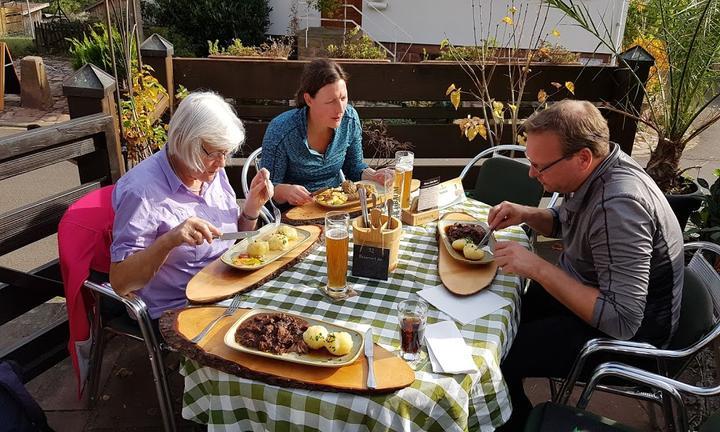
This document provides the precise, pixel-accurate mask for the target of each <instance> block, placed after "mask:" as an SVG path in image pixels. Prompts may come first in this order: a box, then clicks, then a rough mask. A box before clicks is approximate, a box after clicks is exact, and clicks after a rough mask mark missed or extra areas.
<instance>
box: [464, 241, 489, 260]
mask: <svg viewBox="0 0 720 432" xmlns="http://www.w3.org/2000/svg"><path fill="white" fill-rule="evenodd" d="M463 256H465V258H466V259H469V260H473V261H480V260H481V259H483V258H485V251H484V250H482V248H479V247H478V246H477V245H476V244H475V243H468V244H466V245H465V247H464V248H463Z"/></svg>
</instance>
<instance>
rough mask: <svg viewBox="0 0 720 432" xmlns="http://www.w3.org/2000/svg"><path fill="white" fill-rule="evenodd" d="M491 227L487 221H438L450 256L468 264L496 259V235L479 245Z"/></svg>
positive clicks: (439, 231) (441, 236) (442, 238)
mask: <svg viewBox="0 0 720 432" xmlns="http://www.w3.org/2000/svg"><path fill="white" fill-rule="evenodd" d="M488 229H489V227H488V225H487V224H486V223H485V222H480V221H467V220H453V219H443V220H441V221H439V222H438V233H439V234H440V241H441V242H442V243H443V244H444V245H445V248H446V249H447V250H448V252H449V253H450V256H452V257H453V258H455V259H456V260H458V261H462V262H464V263H467V264H487V263H489V262H492V261H493V260H495V257H494V255H493V252H494V251H495V236H494V235H491V236H490V239H489V240H488V242H487V244H486V245H484V246H479V243H480V240H482V238H483V237H484V236H485V233H487V231H488Z"/></svg>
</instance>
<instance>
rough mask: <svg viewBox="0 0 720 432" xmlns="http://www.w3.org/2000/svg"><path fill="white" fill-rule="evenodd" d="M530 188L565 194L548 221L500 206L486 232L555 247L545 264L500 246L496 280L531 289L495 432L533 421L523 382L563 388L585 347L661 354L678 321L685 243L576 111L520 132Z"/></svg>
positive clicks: (590, 115) (671, 219)
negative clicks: (507, 412)
mask: <svg viewBox="0 0 720 432" xmlns="http://www.w3.org/2000/svg"><path fill="white" fill-rule="evenodd" d="M524 129H525V132H526V133H527V157H528V159H529V161H530V176H532V177H535V178H537V179H538V181H540V183H542V185H543V186H544V187H545V190H546V191H548V192H560V193H563V194H565V199H564V201H563V204H562V205H561V206H560V207H559V208H557V209H541V208H535V207H525V206H520V205H517V204H513V203H509V202H503V203H501V204H498V205H497V206H495V207H493V208H492V209H491V210H490V214H489V215H488V224H489V225H490V226H496V227H497V228H498V229H502V228H505V227H507V226H510V225H517V224H519V223H522V222H524V223H527V224H528V225H529V226H530V227H532V228H533V229H535V230H536V231H538V232H539V233H541V234H543V235H546V236H553V237H561V238H562V241H563V246H564V250H563V252H562V254H561V255H560V258H559V263H558V265H557V266H556V265H554V264H551V263H549V262H547V261H545V260H543V259H542V258H540V257H539V256H537V255H535V254H533V253H532V252H530V251H528V250H527V249H525V248H524V247H522V246H521V245H520V244H518V243H514V242H500V243H498V244H497V248H496V250H495V256H496V262H497V264H498V265H499V266H500V269H501V270H502V271H504V272H507V273H514V274H517V275H520V276H523V277H525V278H529V279H531V280H532V281H533V283H532V284H531V286H530V288H529V289H528V292H527V293H526V294H525V295H524V296H523V300H522V309H521V318H520V326H519V328H518V333H517V336H516V338H515V341H514V342H513V345H512V347H511V349H510V352H509V353H508V355H507V357H506V358H505V359H504V361H503V362H502V365H501V368H502V371H503V376H504V377H505V381H506V383H507V385H508V387H509V390H510V396H511V399H512V404H513V415H512V417H511V420H510V421H509V422H508V423H507V424H506V426H505V427H504V428H503V429H507V430H519V429H521V426H520V425H521V424H522V423H523V422H524V421H525V419H526V418H527V414H528V412H529V410H530V409H531V404H530V401H529V400H528V399H527V397H526V396H525V393H524V389H523V385H522V380H523V378H526V377H548V376H554V377H564V376H566V375H567V373H568V372H569V369H570V367H571V366H572V363H573V361H574V360H575V358H576V356H577V354H578V352H579V351H580V349H581V348H582V346H583V344H584V343H585V342H587V341H588V340H590V339H592V338H595V337H611V338H616V339H622V340H635V341H641V342H648V343H651V344H653V345H655V346H657V347H664V346H666V345H667V343H668V342H669V341H670V338H671V337H672V335H673V333H674V332H675V329H676V327H677V323H678V319H679V316H680V299H681V295H682V284H683V237H682V232H681V230H680V226H679V224H678V222H677V219H676V217H675V215H674V214H673V212H672V209H671V208H670V206H669V204H668V202H667V200H666V199H665V197H664V195H663V194H662V192H661V191H660V189H659V188H658V187H657V186H656V185H655V183H654V182H653V180H652V179H651V178H650V177H649V176H648V175H647V174H646V173H645V171H644V170H643V169H642V168H641V167H640V166H639V165H638V164H637V163H636V162H635V161H634V160H633V159H632V158H630V157H629V156H628V155H626V154H625V153H623V152H622V151H621V150H620V148H619V146H618V145H617V144H615V143H611V142H610V140H609V131H608V126H607V122H606V121H605V119H604V118H603V117H602V115H601V114H600V112H599V111H598V109H597V108H596V107H595V106H594V105H592V104H591V103H589V102H586V101H572V100H564V101H561V102H558V103H556V104H554V105H552V106H551V107H550V108H548V109H546V110H544V111H540V112H538V113H536V114H535V115H533V116H532V117H530V118H529V119H528V120H527V121H526V122H525V123H524Z"/></svg>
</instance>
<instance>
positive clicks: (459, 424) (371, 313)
mask: <svg viewBox="0 0 720 432" xmlns="http://www.w3.org/2000/svg"><path fill="white" fill-rule="evenodd" d="M449 210H453V211H465V212H467V213H470V214H472V215H475V216H477V217H478V218H479V219H481V220H485V218H486V217H487V211H488V207H487V206H486V205H484V204H481V203H479V202H477V201H472V200H467V201H466V202H464V203H462V204H459V205H457V206H455V207H454V208H452V209H449ZM403 230H404V232H403V238H402V242H401V245H400V262H399V264H398V268H397V269H396V270H395V271H394V272H393V273H392V275H391V278H390V280H389V281H376V280H370V279H359V278H355V277H352V276H350V275H349V276H348V281H349V282H350V283H352V284H353V285H354V287H355V289H356V291H357V292H358V294H359V295H358V296H356V297H353V298H351V299H348V300H345V301H342V302H332V301H330V300H329V299H328V298H327V297H325V295H324V294H322V293H321V292H320V291H319V289H318V287H319V286H320V285H321V284H322V283H323V282H322V281H323V278H324V276H325V250H324V248H323V247H322V246H320V247H318V248H317V249H316V250H315V251H314V252H313V253H311V254H310V255H309V256H308V257H307V258H305V259H304V260H303V261H302V262H300V263H298V264H297V265H295V266H294V267H292V268H291V269H289V270H287V271H285V272H284V273H282V274H281V275H280V276H278V277H277V278H276V279H274V280H272V281H270V282H268V283H266V284H265V285H263V286H262V287H260V288H258V289H255V290H253V291H251V292H249V293H248V294H247V295H246V298H245V301H244V303H243V305H242V307H246V308H256V307H261V308H268V309H277V310H285V311H292V312H297V313H301V314H305V315H309V316H312V317H314V318H318V319H325V320H329V321H337V322H339V323H346V324H349V325H353V324H366V325H372V326H373V328H374V330H375V335H376V336H375V342H377V343H380V344H381V345H383V346H385V347H386V348H391V349H396V348H397V347H398V346H399V344H400V337H399V330H398V328H399V327H398V318H397V315H396V306H397V304H398V302H399V301H401V300H403V299H406V298H408V297H410V296H414V295H415V293H416V292H418V291H420V290H422V289H423V288H427V287H434V286H437V285H439V284H440V283H441V282H440V278H439V276H438V272H437V261H438V258H437V257H438V244H437V240H436V238H435V231H436V224H434V223H431V224H428V225H426V226H424V227H411V226H406V227H404V228H403ZM496 236H497V237H498V238H499V239H501V240H516V241H519V242H522V243H523V244H525V245H527V244H528V240H527V237H526V235H525V233H524V232H523V230H522V229H520V228H519V227H512V228H510V229H506V230H502V231H499V232H497V233H496ZM519 286H520V280H519V278H518V277H517V276H513V275H506V274H502V273H498V275H497V277H496V278H495V280H494V282H493V284H492V286H491V287H490V289H491V290H492V291H493V292H495V293H497V294H499V295H501V296H503V297H506V298H508V299H510V300H511V301H512V303H511V305H510V306H506V307H505V308H503V309H500V310H498V311H496V312H494V313H492V314H490V315H488V316H485V317H483V318H480V319H478V320H477V321H475V322H473V323H470V324H468V325H465V326H462V327H460V331H461V333H462V335H463V336H464V338H465V341H466V342H467V344H468V345H469V346H471V347H472V354H473V358H474V360H475V363H476V364H477V366H478V372H477V373H473V374H460V375H445V374H436V373H433V372H432V368H431V365H430V362H428V363H427V364H426V365H425V366H424V367H423V368H422V369H421V370H419V371H417V372H416V380H415V382H414V383H413V384H412V385H411V386H410V387H407V388H405V389H402V390H400V391H397V392H395V393H391V394H388V395H379V396H358V395H354V394H348V393H333V392H322V391H310V390H301V389H294V388H284V387H277V386H273V385H269V384H265V383H263V382H259V381H254V380H248V379H245V378H240V377H237V376H234V375H230V374H227V373H225V372H221V371H218V370H216V369H213V368H211V367H206V366H202V365H200V364H198V363H197V362H195V361H192V360H185V361H184V362H183V365H182V368H181V373H182V374H183V375H184V376H185V392H184V395H183V411H182V415H183V417H184V418H186V419H190V420H194V421H196V422H199V423H206V424H208V430H209V431H237V430H241V431H250V430H252V431H263V430H270V431H285V430H311V431H315V430H317V431H351V430H352V431H354V430H360V431H388V430H393V431H395V430H398V431H399V430H403V431H411V430H427V431H451V430H493V429H494V428H495V427H497V426H500V425H501V424H502V423H504V422H505V421H506V420H507V419H508V418H509V417H510V413H511V406H510V400H509V397H508V393H507V388H506V386H505V382H504V381H503V378H502V374H501V373H500V367H499V363H500V359H501V358H502V356H503V355H504V354H505V353H507V351H508V349H509V347H510V343H511V342H512V340H513V338H514V336H515V332H516V326H517V321H518V320H517V313H516V309H517V305H518V304H519V295H518V287H519ZM449 319H450V318H449V317H447V316H446V315H445V314H443V313H442V312H440V311H438V310H437V309H435V308H434V307H433V306H430V311H429V314H428V323H435V322H438V321H441V320H449Z"/></svg>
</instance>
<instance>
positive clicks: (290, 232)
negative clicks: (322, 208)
mask: <svg viewBox="0 0 720 432" xmlns="http://www.w3.org/2000/svg"><path fill="white" fill-rule="evenodd" d="M277 233H278V234H282V235H284V236H285V237H287V238H288V240H297V238H298V235H297V230H296V229H295V228H294V227H291V226H289V225H280V227H279V228H278V229H277Z"/></svg>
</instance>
